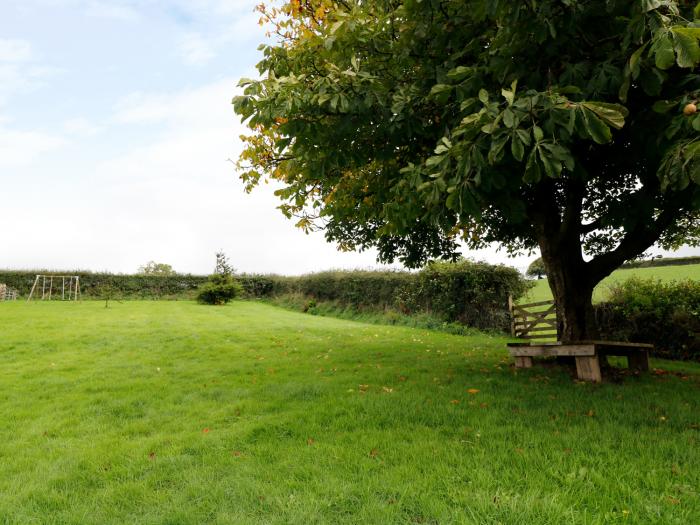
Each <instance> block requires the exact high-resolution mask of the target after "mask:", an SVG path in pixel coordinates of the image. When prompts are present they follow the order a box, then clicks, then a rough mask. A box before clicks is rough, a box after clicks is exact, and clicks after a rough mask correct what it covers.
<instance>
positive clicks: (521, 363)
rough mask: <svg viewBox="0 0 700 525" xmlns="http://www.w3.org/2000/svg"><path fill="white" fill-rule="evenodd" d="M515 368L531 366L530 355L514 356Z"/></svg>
mask: <svg viewBox="0 0 700 525" xmlns="http://www.w3.org/2000/svg"><path fill="white" fill-rule="evenodd" d="M515 368H532V357H527V356H523V357H516V358H515Z"/></svg>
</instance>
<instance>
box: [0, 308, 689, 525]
mask: <svg viewBox="0 0 700 525" xmlns="http://www.w3.org/2000/svg"><path fill="white" fill-rule="evenodd" d="M0 329H1V331H2V335H1V339H0V359H1V361H0V362H1V363H2V368H0V414H1V415H2V417H1V419H0V472H1V475H0V523H5V524H9V523H13V524H14V523H17V524H26V523H61V524H64V523H74V524H91V523H94V524H108V523H154V524H156V523H157V524H166V523H167V524H185V523H192V524H199V523H220V524H223V523H233V524H239V523H300V524H302V523H303V524H307V523H333V524H335V523H353V524H354V523H377V524H386V523H440V524H442V523H474V524H484V523H492V524H496V523H507V524H530V523H537V524H561V523H567V524H572V523H644V524H647V523H678V524H684V525H685V524H691V523H700V366H698V365H691V364H681V363H666V362H660V361H654V362H653V363H652V365H653V366H654V367H657V368H658V367H661V368H663V369H667V370H671V371H673V372H674V373H668V374H664V375H655V374H652V375H649V376H646V377H641V378H636V377H627V378H625V380H624V382H623V384H617V383H607V384H603V385H598V386H595V385H589V384H581V383H578V382H575V381H573V380H572V379H571V377H570V376H569V375H568V373H567V372H566V371H565V370H563V369H560V368H552V367H537V368H534V369H532V370H528V371H516V370H515V369H513V368H512V367H511V366H510V359H509V358H508V357H507V352H506V350H505V346H504V344H505V341H506V340H505V339H502V338H499V337H492V336H484V335H479V336H467V337H463V336H454V335H449V334H444V333H438V332H429V331H426V330H417V329H411V328H402V327H388V326H376V325H367V324H360V323H354V322H350V321H343V320H338V319H331V318H323V317H315V316H309V315H303V314H299V313H294V312H290V311H286V310H283V309H279V308H275V307H272V306H269V305H265V304H261V303H254V302H236V303H234V304H231V305H229V306H226V307H207V306H199V305H196V304H193V303H190V302H125V303H115V304H113V305H112V306H111V307H110V308H109V309H105V308H104V306H103V303H101V302H83V303H78V304H68V303H52V304H51V303H32V304H25V303H13V304H0ZM469 389H476V390H478V392H475V393H471V394H470V393H469ZM472 392H474V391H472Z"/></svg>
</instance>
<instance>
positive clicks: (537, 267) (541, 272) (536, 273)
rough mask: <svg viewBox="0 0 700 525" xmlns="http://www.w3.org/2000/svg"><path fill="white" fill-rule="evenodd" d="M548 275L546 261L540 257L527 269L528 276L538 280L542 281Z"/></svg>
mask: <svg viewBox="0 0 700 525" xmlns="http://www.w3.org/2000/svg"><path fill="white" fill-rule="evenodd" d="M545 275H547V269H546V268H545V267H544V261H543V260H542V257H538V258H537V259H535V260H534V261H532V262H531V263H530V266H528V267H527V276H528V277H536V278H537V279H542V277H543V276H545Z"/></svg>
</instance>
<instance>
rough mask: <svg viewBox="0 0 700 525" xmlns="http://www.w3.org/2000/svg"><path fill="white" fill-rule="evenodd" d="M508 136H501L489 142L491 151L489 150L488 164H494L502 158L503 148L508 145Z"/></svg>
mask: <svg viewBox="0 0 700 525" xmlns="http://www.w3.org/2000/svg"><path fill="white" fill-rule="evenodd" d="M508 138H509V137H508V135H505V134H504V135H501V136H500V137H498V138H494V139H493V140H492V141H491V149H490V150H489V163H491V164H496V163H498V162H499V161H500V160H501V158H502V157H503V148H504V147H505V145H506V144H507V143H508Z"/></svg>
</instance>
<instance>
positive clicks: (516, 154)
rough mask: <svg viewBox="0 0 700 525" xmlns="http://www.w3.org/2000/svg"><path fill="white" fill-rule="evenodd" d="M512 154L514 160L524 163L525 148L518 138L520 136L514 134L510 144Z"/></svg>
mask: <svg viewBox="0 0 700 525" xmlns="http://www.w3.org/2000/svg"><path fill="white" fill-rule="evenodd" d="M510 152H511V153H512V154H513V158H514V159H515V160H517V161H518V162H522V160H523V157H524V156H525V146H524V145H523V143H522V142H521V141H520V139H519V138H518V134H517V133H514V134H513V138H512V139H511V142H510Z"/></svg>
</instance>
